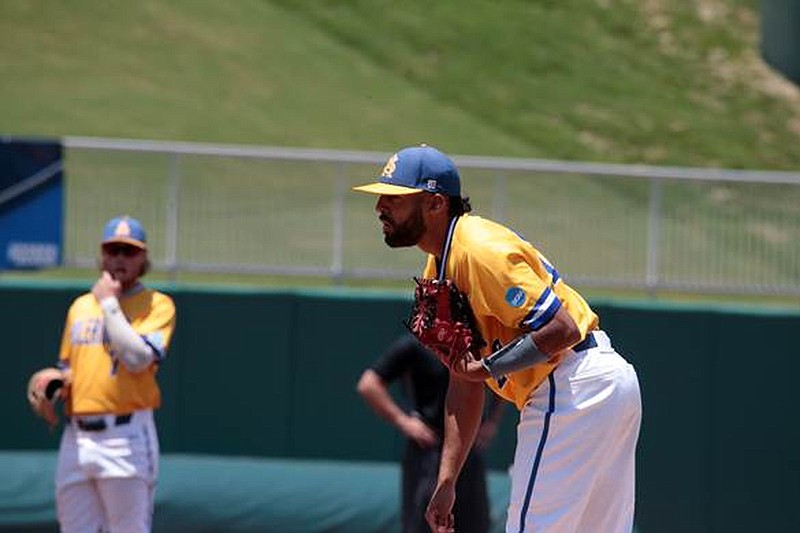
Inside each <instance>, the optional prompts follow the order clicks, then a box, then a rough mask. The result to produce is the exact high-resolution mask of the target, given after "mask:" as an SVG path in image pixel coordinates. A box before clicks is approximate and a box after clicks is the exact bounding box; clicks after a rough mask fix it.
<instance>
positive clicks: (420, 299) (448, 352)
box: [405, 278, 486, 368]
mask: <svg viewBox="0 0 800 533" xmlns="http://www.w3.org/2000/svg"><path fill="white" fill-rule="evenodd" d="M414 281H415V282H416V283H417V286H416V288H415V290H414V306H413V307H412V309H411V314H410V316H409V319H408V321H407V322H406V323H405V324H406V327H407V328H408V329H409V330H410V331H411V333H413V334H414V336H415V337H416V338H417V339H418V340H419V341H420V343H422V344H423V345H424V346H426V347H428V348H429V349H430V350H431V351H433V352H434V354H436V356H437V357H438V358H439V360H440V361H441V362H442V363H444V365H445V366H447V367H448V368H452V367H453V365H454V364H455V363H457V362H459V361H463V360H465V359H466V360H469V359H470V358H475V357H477V353H478V350H480V349H481V348H482V347H483V346H485V345H486V342H485V341H484V340H483V337H482V336H481V334H480V332H479V331H478V328H477V327H476V326H475V317H474V315H473V314H472V308H471V307H470V306H469V301H468V300H467V296H466V295H465V294H464V293H463V292H461V291H459V290H458V287H456V285H455V283H453V281H452V280H449V279H445V280H438V279H419V278H414Z"/></svg>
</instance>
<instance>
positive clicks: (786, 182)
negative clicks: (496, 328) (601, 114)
mask: <svg viewBox="0 0 800 533" xmlns="http://www.w3.org/2000/svg"><path fill="white" fill-rule="evenodd" d="M65 152H66V158H65V161H66V163H65V165H66V180H67V181H66V183H67V186H66V209H65V213H66V215H65V236H64V238H65V253H64V258H65V264H66V265H67V266H75V267H92V266H94V265H95V264H96V260H97V243H98V240H99V231H100V229H101V228H102V225H103V223H104V222H105V221H106V220H108V219H109V218H111V217H112V216H115V215H118V214H123V213H127V214H130V215H132V216H135V217H137V218H139V219H140V220H142V222H143V223H144V224H145V227H146V228H147V229H148V233H149V240H150V243H151V260H152V261H153V263H154V266H155V268H156V269H160V270H166V271H170V272H173V273H176V274H180V273H184V272H208V273H220V274H226V273H227V274H242V273H245V274H247V273H251V274H277V275H300V276H324V277H328V278H331V279H334V280H343V279H345V278H348V279H358V278H370V279H394V278H398V279H401V278H405V279H408V278H410V277H411V276H412V275H414V274H416V273H418V272H419V270H420V268H421V266H422V262H423V257H422V254H421V252H420V251H419V250H417V249H415V248H412V249H402V250H390V249H388V248H387V247H386V246H385V245H384V243H383V238H382V234H381V231H380V225H379V223H378V220H377V216H376V214H375V211H374V204H375V198H374V197H371V196H370V195H364V194H357V193H353V192H351V191H350V187H352V186H354V185H359V184H362V183H366V182H369V181H372V180H373V179H375V177H376V175H377V174H378V172H379V171H380V169H381V168H382V166H383V164H384V162H385V161H386V159H387V158H388V156H389V155H390V154H389V153H375V152H347V151H331V150H302V149H285V148H263V147H249V146H225V145H207V144H198V143H172V142H153V141H126V140H111V139H96V138H76V137H69V138H66V139H65ZM453 159H454V160H455V162H456V164H457V165H458V166H459V169H460V171H461V177H462V182H463V183H462V187H463V189H464V194H465V195H466V196H469V197H470V198H471V201H472V205H473V208H474V211H473V212H474V214H478V215H481V216H486V217H488V218H492V219H495V220H497V221H500V222H503V223H505V224H507V225H508V226H510V227H511V228H513V229H514V230H515V231H517V232H518V233H519V234H521V235H522V236H523V237H525V238H526V239H527V240H529V241H530V242H532V243H533V244H534V245H535V246H536V247H538V248H539V249H540V250H542V251H543V252H544V253H546V254H547V256H548V258H549V259H550V260H551V262H553V263H554V264H555V265H556V266H557V268H558V269H559V271H560V272H561V273H562V275H563V277H564V278H565V279H566V280H567V281H568V282H570V283H573V284H576V285H582V286H588V287H597V288H631V289H647V290H650V291H659V290H680V291H687V292H693V291H696V292H717V293H738V294H786V295H798V294H800V172H796V173H795V172H766V171H763V172H762V171H741V170H724V169H697V168H668V167H651V166H628V165H610V164H591V163H571V162H562V161H547V160H535V159H508V158H495V157H472V156H458V155H455V156H453Z"/></svg>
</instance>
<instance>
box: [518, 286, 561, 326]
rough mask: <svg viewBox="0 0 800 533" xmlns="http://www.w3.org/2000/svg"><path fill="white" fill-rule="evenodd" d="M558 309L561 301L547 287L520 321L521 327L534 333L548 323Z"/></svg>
mask: <svg viewBox="0 0 800 533" xmlns="http://www.w3.org/2000/svg"><path fill="white" fill-rule="evenodd" d="M560 307H561V300H559V299H558V297H557V296H556V294H555V293H554V292H553V290H552V289H551V288H550V287H548V288H547V289H545V291H544V292H543V293H542V295H541V296H540V297H539V299H538V300H537V301H536V303H535V304H534V306H533V309H531V311H530V312H529V313H528V314H527V316H526V317H525V318H524V319H523V320H522V323H521V326H522V327H525V328H529V329H530V330H532V331H536V330H537V329H539V328H541V327H542V326H544V325H545V324H547V323H548V322H550V320H551V319H552V318H553V317H554V316H555V314H556V311H558V309H559V308H560Z"/></svg>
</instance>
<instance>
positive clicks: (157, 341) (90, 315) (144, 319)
mask: <svg viewBox="0 0 800 533" xmlns="http://www.w3.org/2000/svg"><path fill="white" fill-rule="evenodd" d="M119 302H120V307H121V308H122V311H123V313H125V316H126V317H127V319H128V321H129V322H130V324H131V327H133V329H134V331H136V332H137V333H138V334H139V335H141V336H142V338H144V340H145V342H147V343H148V344H149V345H150V346H151V347H152V348H153V350H154V352H155V354H156V359H155V361H156V362H158V361H161V360H162V359H164V357H165V356H166V353H167V347H168V346H169V341H170V338H171V337H172V332H173V330H174V328H175V305H174V304H173V302H172V299H171V298H170V297H169V296H167V295H165V294H162V293H160V292H157V291H154V290H151V289H143V290H140V291H139V292H137V293H135V294H132V295H130V296H125V297H120V299H119ZM59 358H60V361H61V365H62V366H67V367H69V368H71V369H72V370H73V372H72V375H73V378H74V379H73V382H72V387H71V392H70V397H69V400H68V403H67V406H66V407H67V408H66V411H67V413H68V414H95V413H115V414H123V413H130V412H132V411H136V410H138V409H155V408H158V407H160V405H161V392H160V390H159V388H158V384H157V382H156V378H155V374H156V370H157V368H158V365H157V364H155V363H154V364H151V365H150V366H149V367H148V368H147V369H145V370H144V371H142V372H139V373H135V374H134V373H131V372H129V371H128V369H127V368H125V365H124V364H122V363H121V362H120V361H119V359H118V358H117V357H115V356H114V353H113V350H112V349H111V346H110V345H109V344H108V339H107V336H106V334H105V327H104V321H103V311H102V309H101V308H100V304H99V303H98V302H97V299H96V298H95V297H94V295H93V294H91V293H88V294H84V295H83V296H80V297H79V298H77V299H76V300H75V301H74V302H73V303H72V306H70V308H69V312H68V313H67V321H66V324H65V326H64V334H63V336H62V339H61V350H60V353H59Z"/></svg>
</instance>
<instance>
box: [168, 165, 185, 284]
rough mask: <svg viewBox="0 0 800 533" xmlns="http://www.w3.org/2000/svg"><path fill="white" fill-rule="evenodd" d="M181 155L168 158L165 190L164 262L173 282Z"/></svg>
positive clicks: (175, 262)
mask: <svg viewBox="0 0 800 533" xmlns="http://www.w3.org/2000/svg"><path fill="white" fill-rule="evenodd" d="M180 182H181V154H179V153H177V152H176V153H173V154H172V157H171V158H170V169H169V181H168V185H167V187H168V190H167V213H166V215H167V216H166V220H167V224H166V235H165V239H164V242H165V245H164V261H165V265H166V268H167V271H168V272H169V277H170V281H172V282H175V281H176V278H177V274H178V209H179V205H180V186H181V185H180Z"/></svg>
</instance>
